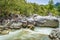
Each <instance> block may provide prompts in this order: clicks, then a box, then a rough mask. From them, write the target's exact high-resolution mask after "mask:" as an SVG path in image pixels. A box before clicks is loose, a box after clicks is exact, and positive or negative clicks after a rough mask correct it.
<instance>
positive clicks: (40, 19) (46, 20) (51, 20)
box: [34, 15, 59, 27]
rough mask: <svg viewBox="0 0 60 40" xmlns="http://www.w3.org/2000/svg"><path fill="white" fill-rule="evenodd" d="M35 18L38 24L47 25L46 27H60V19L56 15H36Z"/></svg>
mask: <svg viewBox="0 0 60 40" xmlns="http://www.w3.org/2000/svg"><path fill="white" fill-rule="evenodd" d="M34 20H35V22H36V25H37V26H40V27H41V26H43V27H44V26H46V27H48V26H49V27H58V26H59V21H58V19H57V18H56V17H54V16H39V15H37V16H35V17H34Z"/></svg>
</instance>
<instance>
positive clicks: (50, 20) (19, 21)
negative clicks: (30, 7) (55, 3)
mask: <svg viewBox="0 0 60 40" xmlns="http://www.w3.org/2000/svg"><path fill="white" fill-rule="evenodd" d="M2 24H4V25H3V26H0V29H1V30H7V29H20V28H29V29H32V30H33V29H34V27H35V26H39V27H41V26H42V27H45V26H46V27H48V26H49V27H58V25H59V21H58V20H57V18H56V17H54V16H40V15H37V14H34V15H31V16H29V17H26V16H23V15H22V16H21V15H14V16H13V17H12V18H11V19H7V20H3V23H2Z"/></svg>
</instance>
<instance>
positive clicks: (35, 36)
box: [0, 18, 60, 40]
mask: <svg viewBox="0 0 60 40" xmlns="http://www.w3.org/2000/svg"><path fill="white" fill-rule="evenodd" d="M58 20H59V22H60V18H59V19H58ZM59 26H60V24H59ZM52 30H53V28H47V27H35V29H34V31H32V30H29V29H20V30H17V31H14V32H10V33H9V34H7V35H1V36H0V40H50V39H49V38H48V36H47V35H49V34H50V33H51V31H52Z"/></svg>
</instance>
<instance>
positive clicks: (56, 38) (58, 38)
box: [49, 28, 60, 40]
mask: <svg viewBox="0 0 60 40" xmlns="http://www.w3.org/2000/svg"><path fill="white" fill-rule="evenodd" d="M49 38H50V39H51V40H60V28H56V29H53V30H52V32H51V34H50V35H49Z"/></svg>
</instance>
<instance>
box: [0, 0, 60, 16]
mask: <svg viewBox="0 0 60 40" xmlns="http://www.w3.org/2000/svg"><path fill="white" fill-rule="evenodd" d="M59 8H60V6H58V8H57V9H56V8H55V7H54V3H53V0H50V1H49V3H48V5H38V4H36V3H27V2H26V0H0V16H5V15H8V14H9V13H14V14H16V13H17V14H23V15H26V16H29V15H32V14H39V15H42V16H45V15H47V13H48V11H49V12H52V13H53V15H54V16H56V15H59V13H60V12H59V11H60V9H59Z"/></svg>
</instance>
